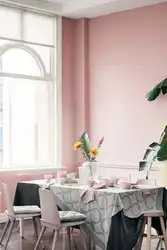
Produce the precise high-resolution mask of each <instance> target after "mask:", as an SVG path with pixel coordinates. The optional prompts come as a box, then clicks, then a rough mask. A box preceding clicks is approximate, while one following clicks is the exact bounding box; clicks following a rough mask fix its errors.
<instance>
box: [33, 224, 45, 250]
mask: <svg viewBox="0 0 167 250" xmlns="http://www.w3.org/2000/svg"><path fill="white" fill-rule="evenodd" d="M45 230H46V227H43V228H42V230H41V232H40V235H39V238H38V240H37V243H36V245H35V247H34V250H37V249H38V247H39V244H40V242H41V240H42V238H43V236H44V233H45Z"/></svg>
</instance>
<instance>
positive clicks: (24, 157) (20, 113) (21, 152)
mask: <svg viewBox="0 0 167 250" xmlns="http://www.w3.org/2000/svg"><path fill="white" fill-rule="evenodd" d="M4 89H5V90H6V94H7V92H8V96H9V98H8V99H6V103H5V102H4V106H6V107H8V109H9V112H8V114H9V118H8V117H6V119H5V121H6V122H5V123H4V126H6V134H5V135H4V137H5V138H6V139H7V136H8V134H10V149H9V145H6V147H5V146H4V153H5V151H6V152H8V153H9V152H10V154H9V155H10V163H11V164H14V165H34V164H40V165H45V164H51V156H50V133H49V132H50V130H49V124H50V120H49V113H50V111H49V106H50V105H49V92H50V91H49V86H48V84H45V83H36V82H34V81H33V82H32V81H31V82H30V81H28V80H20V81H18V80H10V81H9V80H5V81H4ZM7 123H9V125H7ZM4 161H5V162H4V163H5V164H6V162H8V159H7V157H5V159H4Z"/></svg>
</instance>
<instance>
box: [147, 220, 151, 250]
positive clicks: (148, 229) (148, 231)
mask: <svg viewBox="0 0 167 250" xmlns="http://www.w3.org/2000/svg"><path fill="white" fill-rule="evenodd" d="M151 222H152V218H151V217H148V218H147V250H151Z"/></svg>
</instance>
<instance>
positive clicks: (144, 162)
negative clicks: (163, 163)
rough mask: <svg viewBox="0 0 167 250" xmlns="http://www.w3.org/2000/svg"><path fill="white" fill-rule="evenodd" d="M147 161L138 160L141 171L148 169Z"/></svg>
mask: <svg viewBox="0 0 167 250" xmlns="http://www.w3.org/2000/svg"><path fill="white" fill-rule="evenodd" d="M149 168H150V166H149V162H148V161H140V162H139V171H143V170H145V169H149Z"/></svg>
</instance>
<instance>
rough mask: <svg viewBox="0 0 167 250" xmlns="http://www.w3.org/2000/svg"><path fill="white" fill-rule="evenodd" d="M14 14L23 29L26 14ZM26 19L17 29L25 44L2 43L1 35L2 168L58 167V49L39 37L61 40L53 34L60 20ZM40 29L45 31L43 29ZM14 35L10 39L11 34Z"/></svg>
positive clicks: (33, 16) (36, 16) (18, 41)
mask: <svg viewBox="0 0 167 250" xmlns="http://www.w3.org/2000/svg"><path fill="white" fill-rule="evenodd" d="M5 11H7V8H4V12H5ZM1 12H2V9H1ZM7 12H8V11H7ZM13 12H14V13H15V15H13V16H15V23H14V21H13V22H12V21H11V20H10V21H11V25H12V23H13V25H19V27H20V22H18V23H16V21H17V18H16V16H17V14H18V20H19V15H20V12H19V11H18V13H17V10H15V9H14V10H13ZM9 13H11V10H10V12H9ZM9 13H8V14H9ZM22 14H23V15H24V14H25V18H23V19H22V20H24V21H25V23H24V22H22V23H21V25H22V28H17V29H16V28H15V30H17V31H19V30H20V32H21V33H20V39H18V37H17V39H13V38H12V39H11V38H10V37H5V38H4V37H2V36H3V34H2V35H1V29H0V151H1V154H0V165H1V164H2V165H5V166H6V165H7V166H29V167H31V166H37V165H38V166H41V165H42V166H44V165H47V166H49V165H54V164H55V152H54V148H55V147H54V139H53V138H54V126H53V121H54V119H53V115H54V108H53V102H54V98H55V96H54V93H53V89H54V81H55V76H54V59H53V56H54V50H55V47H54V41H52V42H51V39H50V41H49V40H48V41H49V44H42V43H41V44H40V43H39V37H40V40H42V39H43V38H44V39H43V41H47V40H46V38H45V37H54V36H55V34H50V36H49V34H48V32H53V31H54V29H53V27H52V22H54V18H53V17H46V16H45V15H44V16H43V15H39V14H35V13H29V12H25V13H22ZM5 16H6V15H5V14H4V15H3V17H5ZM8 18H9V19H10V16H9V15H8ZM11 18H13V17H12V16H11ZM0 19H1V17H0ZM31 19H32V20H36V22H34V21H33V22H31ZM27 20H28V21H27ZM4 22H5V20H4ZM36 23H38V29H36V28H35V24H36ZM40 23H41V27H43V29H40V27H39V25H40ZM44 24H46V29H45V28H44V27H45V25H44ZM32 26H33V27H32ZM31 27H32V29H31ZM32 30H34V31H33V32H32ZM35 30H36V31H37V32H35ZM2 31H3V30H2ZM23 31H24V32H23ZM8 32H9V30H8ZM40 32H41V33H40ZM8 34H9V36H10V32H9V33H8ZM11 34H13V33H12V27H11ZM18 35H19V34H18V33H17V36H18ZM24 36H25V37H24ZM29 39H30V41H29Z"/></svg>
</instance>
